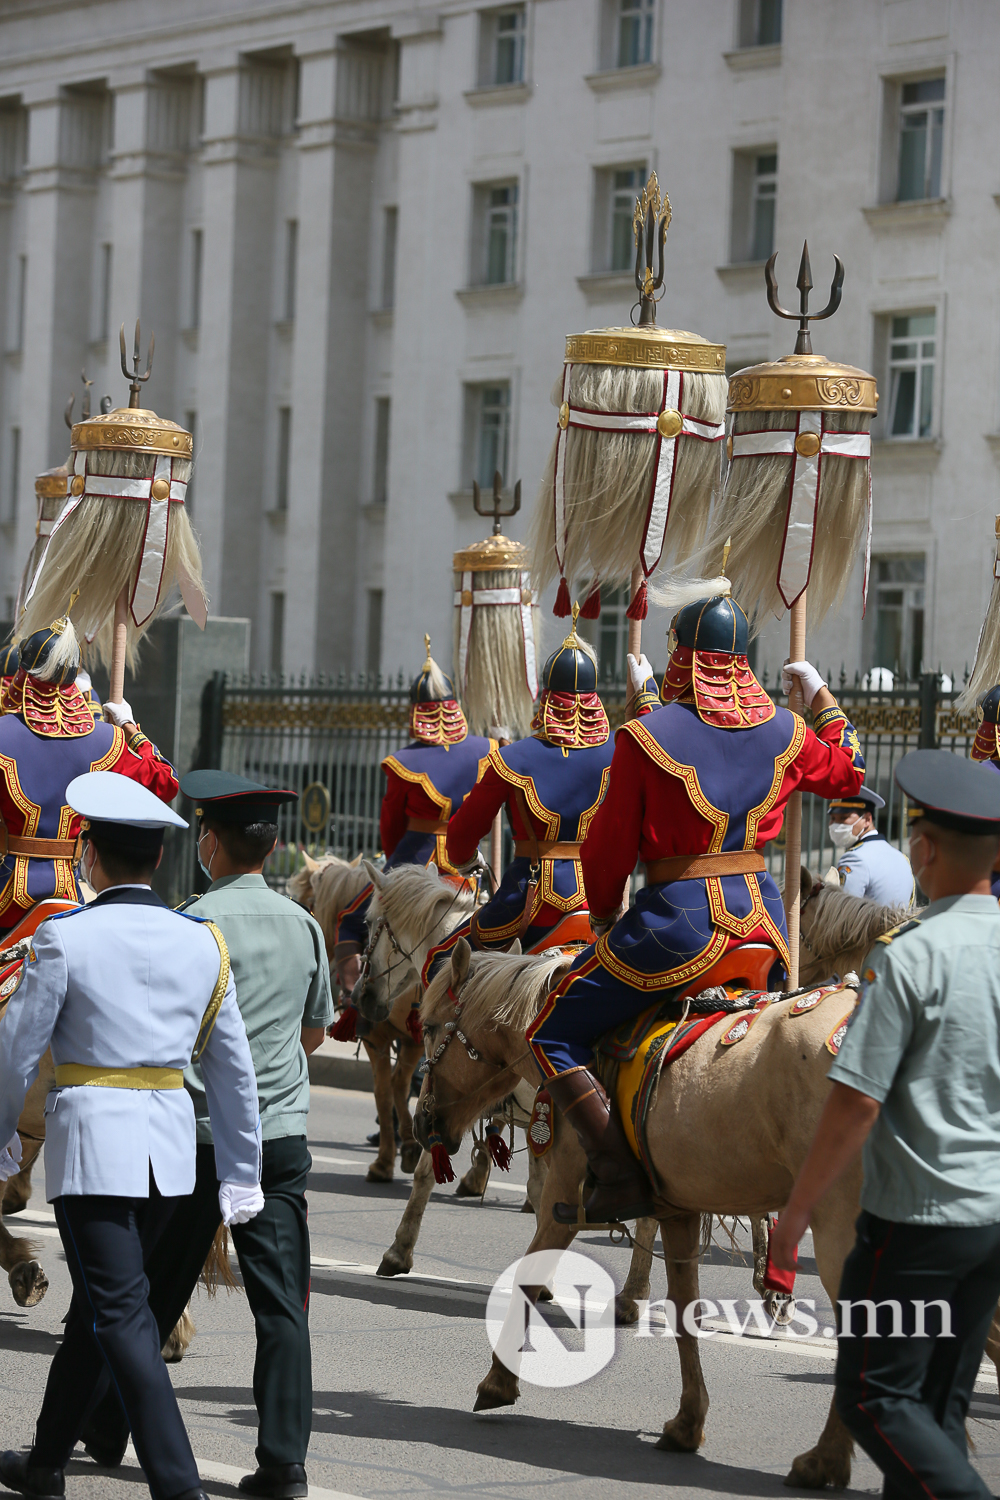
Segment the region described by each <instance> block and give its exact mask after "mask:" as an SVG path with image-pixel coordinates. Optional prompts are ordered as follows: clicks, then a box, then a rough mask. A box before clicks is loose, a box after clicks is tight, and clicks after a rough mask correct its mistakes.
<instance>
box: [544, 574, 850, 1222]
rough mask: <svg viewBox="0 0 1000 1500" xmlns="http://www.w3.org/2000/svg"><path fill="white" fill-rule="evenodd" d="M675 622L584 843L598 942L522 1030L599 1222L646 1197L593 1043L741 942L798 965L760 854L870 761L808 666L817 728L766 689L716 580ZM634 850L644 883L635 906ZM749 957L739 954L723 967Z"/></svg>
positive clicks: (740, 618)
mask: <svg viewBox="0 0 1000 1500" xmlns="http://www.w3.org/2000/svg"><path fill="white" fill-rule="evenodd" d="M674 631H675V633H676V645H675V646H674V649H673V652H672V655H671V657H670V663H669V666H668V667H667V671H666V673H665V675H664V679H663V686H662V689H661V692H660V694H659V699H661V700H662V702H661V703H658V695H657V693H656V684H655V681H654V679H653V677H652V673H651V671H650V670H649V668H648V664H647V663H646V662H645V658H643V659H642V662H641V663H640V664H639V670H638V671H637V672H636V673H635V674H634V675H635V676H636V677H637V678H638V679H639V683H640V686H639V691H638V696H637V704H636V707H637V710H638V713H637V716H636V717H635V718H633V719H631V720H630V721H629V722H628V723H626V724H624V725H623V726H622V728H621V729H619V730H618V732H617V735H616V741H615V751H614V759H613V760H612V763H611V781H610V785H609V787H608V792H607V796H606V797H605V798H604V801H603V803H602V804H601V807H600V809H599V810H598V812H597V815H596V816H595V817H594V819H593V821H592V823H591V825H590V831H589V833H588V835H587V838H586V841H585V843H584V845H583V850H582V861H583V875H584V881H585V883H586V888H587V896H588V899H589V902H590V911H591V926H592V928H593V930H594V933H595V934H596V935H597V938H598V941H597V942H596V943H595V944H593V945H591V946H590V947H588V948H586V949H585V950H584V951H583V952H582V953H581V954H580V955H579V957H578V958H577V959H576V961H575V963H574V964H573V967H572V969H571V970H570V972H569V973H568V974H567V975H566V977H565V979H564V980H563V981H562V982H561V983H560V984H559V985H558V986H557V987H556V989H555V990H554V991H553V993H552V995H551V996H550V997H549V999H548V1000H547V1002H546V1004H545V1006H544V1007H543V1009H542V1010H541V1012H540V1013H539V1015H538V1017H537V1019H536V1020H535V1021H534V1022H533V1023H532V1025H531V1027H530V1028H529V1030H528V1034H527V1035H528V1042H529V1044H530V1046H531V1049H532V1051H533V1053H534V1056H535V1059H536V1061H537V1063H538V1066H539V1069H540V1071H541V1074H542V1078H543V1080H544V1082H545V1086H546V1088H547V1089H548V1090H549V1092H550V1094H551V1095H552V1098H553V1100H554V1101H555V1103H556V1105H557V1106H558V1108H559V1109H560V1110H561V1111H562V1113H563V1115H564V1116H565V1117H566V1118H567V1119H568V1120H569V1122H570V1124H572V1125H573V1127H574V1129H575V1130H576V1132H577V1135H578V1137H579V1139H580V1143H581V1145H582V1146H583V1148H584V1150H585V1151H586V1153H587V1157H588V1161H589V1164H590V1172H591V1179H592V1181H593V1182H594V1183H596V1186H595V1187H594V1191H593V1192H592V1193H591V1195H590V1197H589V1198H588V1200H587V1202H586V1205H585V1208H586V1215H587V1219H588V1221H589V1222H592V1223H604V1222H607V1221H609V1220H621V1219H631V1218H635V1217H637V1216H642V1215H645V1214H648V1213H650V1212H651V1211H652V1204H651V1189H650V1185H649V1183H648V1181H647V1180H646V1177H645V1174H644V1172H643V1170H642V1168H641V1166H640V1164H639V1162H638V1160H637V1159H636V1157H635V1156H634V1155H633V1153H632V1151H631V1150H630V1148H629V1145H628V1142H627V1140H626V1137H625V1134H624V1132H623V1130H622V1127H621V1124H620V1122H619V1120H618V1118H617V1115H616V1113H615V1111H614V1109H613V1108H612V1107H611V1105H610V1104H609V1101H608V1097H607V1095H606V1093H605V1091H604V1089H603V1088H602V1086H601V1084H600V1083H599V1082H598V1080H597V1078H596V1077H595V1076H594V1074H593V1072H592V1071H591V1066H590V1065H591V1058H592V1053H593V1047H594V1044H595V1043H596V1041H597V1040H598V1038H599V1037H600V1036H601V1035H602V1034H603V1033H604V1032H606V1031H608V1030H610V1029H611V1028H613V1027H617V1026H619V1025H621V1024H622V1023H623V1022H625V1021H627V1020H630V1019H632V1018H634V1017H637V1016H638V1015H639V1014H640V1013H641V1012H642V1011H644V1010H646V1009H648V1008H649V1007H650V1006H651V1005H654V1004H658V1003H659V1002H661V1001H664V1000H668V999H671V998H678V999H679V998H680V997H681V996H683V995H685V994H694V993H697V992H698V991H700V990H701V989H703V988H705V987H706V985H709V984H712V983H715V982H718V979H717V978H713V977H712V975H711V972H710V971H712V970H713V968H714V969H715V971H716V975H717V976H718V974H719V968H720V967H721V966H720V965H719V960H720V959H721V958H722V957H723V955H726V954H729V953H730V952H731V950H733V949H734V948H738V947H741V946H744V945H748V944H752V945H758V946H757V947H756V951H755V952H751V953H748V954H747V955H746V958H747V961H748V962H749V961H750V960H751V959H752V961H753V965H754V967H753V969H752V970H750V969H749V968H748V974H749V973H750V972H753V973H754V974H755V975H758V976H759V974H760V962H761V955H762V954H763V956H764V961H765V962H769V961H771V960H773V961H774V962H775V964H776V966H777V967H779V968H780V966H781V965H784V964H787V962H788V934H787V927H786V924H785V912H784V907H783V905H782V900H781V895H780V893H779V891H778V888H777V886H776V885H775V883H774V880H773V879H772V877H771V876H770V875H769V874H768V873H767V871H766V869H765V865H764V859H763V857H762V855H761V854H760V853H759V851H760V850H761V849H762V848H763V846H764V845H765V844H766V843H767V842H768V841H769V840H770V839H773V838H774V837H775V836H776V834H777V833H778V831H779V829H780V827H781V823H782V814H783V810H784V807H785V803H786V802H787V801H788V798H789V797H790V796H791V794H792V792H793V791H805V792H814V793H816V794H817V795H819V796H821V797H830V798H834V797H845V796H853V795H854V794H855V793H856V792H857V790H858V788H859V787H860V785H861V782H862V778H863V776H864V761H863V760H862V757H861V751H860V747H859V744H858V738H857V734H856V733H855V730H854V728H853V726H852V725H851V724H849V723H848V721H847V719H846V717H845V715H844V713H843V712H842V710H841V709H840V708H839V706H838V705H837V702H836V700H835V699H834V697H833V695H832V694H831V693H830V691H829V690H828V688H826V686H825V685H822V682H821V679H820V678H819V674H818V673H817V672H816V671H815V669H814V668H813V667H811V666H810V665H809V664H808V663H806V662H800V663H793V664H792V665H791V666H788V667H786V669H785V670H786V673H791V674H792V675H796V676H798V677H799V679H800V681H801V682H802V686H803V694H804V698H805V701H806V703H807V704H808V705H809V706H811V707H812V708H813V710H814V713H815V718H814V728H813V729H809V728H807V726H806V724H805V722H804V720H802V719H801V718H799V717H798V716H797V715H795V714H793V713H790V712H789V710H788V709H786V708H779V707H777V706H776V705H775V704H774V703H773V702H772V701H771V699H770V698H769V697H768V695H767V693H766V692H765V691H764V689H763V688H762V687H761V686H760V684H759V683H758V681H757V679H756V678H755V676H754V674H753V672H752V671H751V669H750V665H749V662H748V661H747V654H746V653H747V643H748V637H749V631H748V625H747V618H746V615H745V614H744V612H743V610H742V609H741V608H740V606H739V605H738V604H737V603H736V601H735V600H733V599H731V598H730V597H729V596H728V595H725V594H720V595H717V596H715V597H713V598H710V599H702V600H699V601H698V602H696V603H693V604H690V605H688V606H687V607H686V608H684V609H682V610H681V611H680V613H679V614H678V615H677V616H676V617H675V620H674ZM630 665H634V663H631V664H630ZM639 860H642V861H643V862H644V863H645V865H646V879H647V884H646V886H645V888H644V889H643V890H641V891H640V892H639V894H638V896H637V898H636V900H635V903H634V905H633V906H632V907H631V908H630V909H629V910H627V911H624V912H623V911H622V899H623V898H622V893H623V890H625V889H627V887H626V882H627V880H628V878H629V876H630V875H631V873H632V871H633V869H634V868H635V866H636V863H637V861H639ZM769 950H770V951H769ZM741 961H742V955H739V956H734V958H733V960H731V961H729V962H728V963H727V969H728V970H729V971H730V973H729V976H728V977H731V978H732V977H737V972H738V969H739V963H740V962H741ZM733 962H735V963H736V968H735V969H734V968H733ZM740 977H742V975H740ZM555 1216H556V1218H557V1219H558V1220H559V1221H560V1222H564V1223H574V1222H576V1218H577V1207H576V1205H575V1204H574V1205H572V1206H570V1205H567V1204H557V1205H556V1206H555Z"/></svg>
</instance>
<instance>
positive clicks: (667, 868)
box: [646, 849, 767, 885]
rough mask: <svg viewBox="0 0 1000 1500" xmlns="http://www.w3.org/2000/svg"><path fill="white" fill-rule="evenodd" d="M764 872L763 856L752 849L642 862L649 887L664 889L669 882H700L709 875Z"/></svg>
mask: <svg viewBox="0 0 1000 1500" xmlns="http://www.w3.org/2000/svg"><path fill="white" fill-rule="evenodd" d="M766 869H767V865H766V864H765V863H764V856H763V854H758V853H757V851H756V849H747V850H739V851H736V852H734V853H732V854H678V855H675V856H674V858H673V859H650V860H647V861H646V880H647V882H648V884H649V885H664V884H665V883H666V882H667V881H669V880H704V879H706V878H707V877H708V876H710V875H762V874H763V872H764V871H765V870H766Z"/></svg>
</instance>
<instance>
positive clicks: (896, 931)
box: [875, 917, 920, 943]
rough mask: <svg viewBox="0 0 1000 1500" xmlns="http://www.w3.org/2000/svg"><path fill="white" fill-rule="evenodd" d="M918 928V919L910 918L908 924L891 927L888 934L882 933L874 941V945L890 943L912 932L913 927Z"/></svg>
mask: <svg viewBox="0 0 1000 1500" xmlns="http://www.w3.org/2000/svg"><path fill="white" fill-rule="evenodd" d="M919 926H920V918H919V917H911V918H910V919H909V921H908V922H901V923H900V924H899V926H898V927H892V928H890V930H889V931H888V932H883V934H882V936H881V937H878V938H876V939H875V941H876V943H892V942H894V941H895V940H896V938H898V937H902V936H903V933H904V932H912V931H913V929H914V927H919Z"/></svg>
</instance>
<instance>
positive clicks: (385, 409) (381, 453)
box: [371, 395, 392, 506]
mask: <svg viewBox="0 0 1000 1500" xmlns="http://www.w3.org/2000/svg"><path fill="white" fill-rule="evenodd" d="M391 441H392V397H391V396H383V395H380V396H376V397H375V417H374V430H373V434H372V491H371V493H372V499H371V503H372V504H373V505H381V506H385V505H388V503H389V445H390V443H391Z"/></svg>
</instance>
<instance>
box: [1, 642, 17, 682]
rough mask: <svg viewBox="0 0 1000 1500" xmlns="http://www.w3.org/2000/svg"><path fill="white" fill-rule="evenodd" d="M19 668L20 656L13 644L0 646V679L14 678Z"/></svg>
mask: <svg viewBox="0 0 1000 1500" xmlns="http://www.w3.org/2000/svg"><path fill="white" fill-rule="evenodd" d="M20 666H21V656H20V652H19V651H18V649H17V647H16V646H15V645H13V644H10V645H7V646H0V677H16V676H17V673H18V671H19V669H20Z"/></svg>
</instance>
